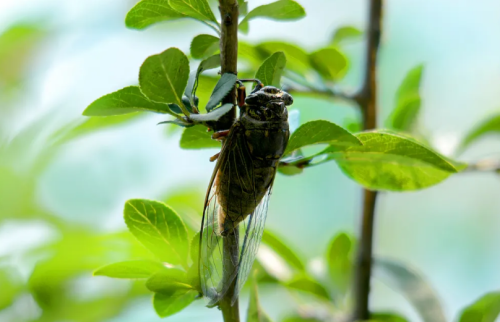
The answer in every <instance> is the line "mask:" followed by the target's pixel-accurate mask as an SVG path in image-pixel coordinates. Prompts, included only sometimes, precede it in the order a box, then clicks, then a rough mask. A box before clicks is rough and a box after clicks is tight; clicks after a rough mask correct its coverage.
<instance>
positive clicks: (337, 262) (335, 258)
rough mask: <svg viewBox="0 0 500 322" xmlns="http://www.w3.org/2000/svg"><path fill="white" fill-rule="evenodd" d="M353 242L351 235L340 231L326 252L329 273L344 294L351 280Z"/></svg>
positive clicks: (339, 290)
mask: <svg viewBox="0 0 500 322" xmlns="http://www.w3.org/2000/svg"><path fill="white" fill-rule="evenodd" d="M353 244H354V242H353V238H352V237H351V236H349V235H348V234H346V233H340V234H338V235H337V236H335V238H333V240H332V241H331V242H330V245H329V246H328V250H327V253H326V263H327V264H328V273H329V274H330V278H331V279H332V281H333V283H334V285H335V287H336V289H337V291H338V292H339V293H340V294H342V295H345V294H346V292H347V291H348V289H349V285H350V282H351V272H352V268H353V261H352V256H353V255H352V253H353V248H354V245H353Z"/></svg>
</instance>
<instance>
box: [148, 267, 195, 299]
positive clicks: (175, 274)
mask: <svg viewBox="0 0 500 322" xmlns="http://www.w3.org/2000/svg"><path fill="white" fill-rule="evenodd" d="M146 287H147V288H148V290H150V291H152V292H155V293H165V294H169V293H172V292H175V291H177V290H180V289H193V287H192V286H191V285H190V284H189V283H188V281H187V276H186V272H184V271H181V270H180V269H176V268H168V269H164V270H161V271H158V272H156V273H155V274H153V275H152V276H151V277H149V278H148V280H147V281H146Z"/></svg>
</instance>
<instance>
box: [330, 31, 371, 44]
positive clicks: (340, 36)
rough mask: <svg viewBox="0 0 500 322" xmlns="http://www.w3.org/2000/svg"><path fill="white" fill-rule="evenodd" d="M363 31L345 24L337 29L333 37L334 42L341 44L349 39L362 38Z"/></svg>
mask: <svg viewBox="0 0 500 322" xmlns="http://www.w3.org/2000/svg"><path fill="white" fill-rule="evenodd" d="M362 35H363V32H362V31H361V30H359V29H358V28H356V27H352V26H345V27H341V28H339V29H337V30H336V31H335V33H334V34H333V37H332V44H334V45H339V44H342V43H343V42H347V41H349V40H357V39H359V38H361V36H362Z"/></svg>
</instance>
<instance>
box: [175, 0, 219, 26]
mask: <svg viewBox="0 0 500 322" xmlns="http://www.w3.org/2000/svg"><path fill="white" fill-rule="evenodd" d="M168 3H169V4H170V6H171V7H172V8H174V9H175V10H177V11H178V12H180V13H182V14H184V15H186V16H189V17H191V18H194V19H197V20H200V21H213V22H215V23H216V24H217V25H218V24H219V23H218V22H217V19H215V16H214V13H213V12H212V9H210V5H209V4H208V1H207V0H169V1H168Z"/></svg>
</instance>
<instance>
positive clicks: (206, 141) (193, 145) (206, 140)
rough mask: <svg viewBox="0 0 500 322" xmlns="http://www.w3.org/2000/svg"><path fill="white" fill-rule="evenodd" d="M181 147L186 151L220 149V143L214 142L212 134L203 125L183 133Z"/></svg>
mask: <svg viewBox="0 0 500 322" xmlns="http://www.w3.org/2000/svg"><path fill="white" fill-rule="evenodd" d="M180 146H181V148H183V149H186V150H192V149H207V148H220V147H221V144H220V142H218V141H216V140H212V133H210V132H207V128H206V127H204V126H201V125H197V126H193V127H190V128H187V129H185V130H184V132H182V136H181V142H180Z"/></svg>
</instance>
